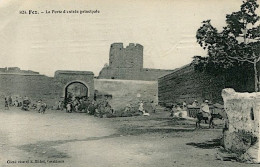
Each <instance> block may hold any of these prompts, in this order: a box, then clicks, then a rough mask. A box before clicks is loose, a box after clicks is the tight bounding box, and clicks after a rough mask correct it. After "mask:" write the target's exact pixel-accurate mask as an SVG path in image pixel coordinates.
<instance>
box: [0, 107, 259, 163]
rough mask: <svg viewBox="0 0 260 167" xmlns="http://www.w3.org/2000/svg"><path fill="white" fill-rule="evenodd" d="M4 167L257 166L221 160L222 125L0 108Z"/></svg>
mask: <svg viewBox="0 0 260 167" xmlns="http://www.w3.org/2000/svg"><path fill="white" fill-rule="evenodd" d="M0 121H1V125H2V126H1V127H0V155H1V156H0V164H1V165H0V166H8V167H15V166H26V167H27V166H40V167H41V166H61V167H66V166H67V167H70V166H73V167H74V166H75V167H81V166H82V167H110V166H111V167H112V166H115V167H121V166H124V167H138V166H140V167H146V166H152V167H158V166H162V167H168V166H176V167H177V166H200V167H208V166H215V167H221V166H232V167H237V166H241V167H242V166H257V165H248V164H241V163H238V162H224V161H220V160H216V158H215V153H216V149H217V147H219V144H220V140H219V138H220V137H221V129H220V128H219V129H201V130H194V122H192V121H186V120H176V119H172V118H169V117H168V115H167V114H166V113H159V114H153V115H151V117H131V118H110V119H109V118H96V117H92V116H88V115H86V114H79V113H71V114H69V113H65V112H62V111H47V112H46V114H44V115H42V114H39V113H37V112H35V111H29V112H26V111H21V110H19V109H17V108H15V109H14V108H13V109H10V110H8V111H7V110H0Z"/></svg>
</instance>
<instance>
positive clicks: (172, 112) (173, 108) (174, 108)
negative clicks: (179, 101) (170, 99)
mask: <svg viewBox="0 0 260 167" xmlns="http://www.w3.org/2000/svg"><path fill="white" fill-rule="evenodd" d="M176 112H177V105H175V104H174V105H172V109H171V115H170V117H173V116H174V113H176Z"/></svg>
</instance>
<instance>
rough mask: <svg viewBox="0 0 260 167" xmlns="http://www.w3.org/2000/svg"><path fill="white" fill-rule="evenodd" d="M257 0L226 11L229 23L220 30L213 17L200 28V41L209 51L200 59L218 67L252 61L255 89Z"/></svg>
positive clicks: (259, 49)
mask: <svg viewBox="0 0 260 167" xmlns="http://www.w3.org/2000/svg"><path fill="white" fill-rule="evenodd" d="M258 7H259V5H258V4H257V0H246V1H243V4H242V5H241V7H240V11H238V12H233V13H232V14H227V15H226V26H225V27H223V30H222V31H221V32H219V31H218V30H217V29H216V28H215V27H214V26H212V24H211V21H210V20H206V21H203V22H202V26H201V27H200V28H199V29H198V30H197V34H196V38H197V42H198V43H199V44H200V46H201V47H203V49H206V50H207V51H208V57H206V58H203V59H202V58H201V57H196V59H198V58H199V59H200V60H201V61H203V62H204V63H206V64H211V65H212V66H214V67H215V68H219V69H229V68H232V67H234V66H239V67H242V66H246V65H248V64H251V66H253V69H254V81H255V86H254V87H255V91H256V92H257V91H258V90H259V88H258V87H259V86H258V83H259V78H258V71H257V63H258V62H259V61H260V25H259V19H260V17H259V16H258V15H257V14H256V10H257V8H258Z"/></svg>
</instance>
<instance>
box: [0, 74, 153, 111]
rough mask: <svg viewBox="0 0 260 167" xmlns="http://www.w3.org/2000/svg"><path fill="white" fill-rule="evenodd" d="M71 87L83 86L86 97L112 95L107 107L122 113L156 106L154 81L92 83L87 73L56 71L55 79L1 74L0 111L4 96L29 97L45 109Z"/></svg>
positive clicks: (92, 76)
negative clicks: (143, 105)
mask: <svg viewBox="0 0 260 167" xmlns="http://www.w3.org/2000/svg"><path fill="white" fill-rule="evenodd" d="M73 83H81V84H84V85H85V86H86V87H87V88H88V97H89V98H90V99H93V98H94V92H95V90H97V91H98V92H100V93H104V94H109V95H112V99H111V100H110V104H111V106H112V107H113V109H115V110H122V109H124V108H125V107H126V106H127V104H129V103H131V104H133V103H139V101H140V100H142V101H145V102H151V101H153V102H154V103H157V101H158V96H157V95H158V85H157V81H133V80H114V79H94V74H93V72H90V71H56V72H55V75H54V77H47V76H45V75H41V74H27V73H26V74H25V73H19V74H18V73H11V72H9V73H0V104H2V105H0V108H3V107H4V97H5V96H13V97H14V96H20V97H25V96H27V97H29V98H30V99H31V101H32V102H33V103H36V102H37V101H38V100H40V99H41V100H43V101H44V102H45V103H47V105H48V106H53V105H55V102H58V101H60V100H64V98H65V96H66V94H65V92H66V91H65V90H66V88H67V87H68V86H70V85H71V84H73Z"/></svg>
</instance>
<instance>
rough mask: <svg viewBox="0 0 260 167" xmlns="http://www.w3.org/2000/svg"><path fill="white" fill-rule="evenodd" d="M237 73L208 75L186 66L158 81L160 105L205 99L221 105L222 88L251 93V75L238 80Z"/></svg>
mask: <svg viewBox="0 0 260 167" xmlns="http://www.w3.org/2000/svg"><path fill="white" fill-rule="evenodd" d="M235 73H237V72H230V74H228V75H227V76H224V75H209V74H207V73H205V72H199V71H196V70H195V69H194V65H193V64H188V65H186V66H183V67H182V68H179V69H176V70H175V71H174V72H172V73H170V74H168V75H165V76H163V77H161V78H159V79H158V98H159V104H160V105H167V104H168V103H179V102H183V101H184V100H185V101H186V102H188V103H192V102H193V101H194V100H198V101H199V102H202V101H203V100H205V99H208V100H210V101H212V102H213V103H223V100H222V97H221V91H222V89H224V88H234V89H235V90H236V91H242V92H245V91H253V90H254V83H253V82H254V80H253V75H251V76H248V78H239V77H237V75H235Z"/></svg>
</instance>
